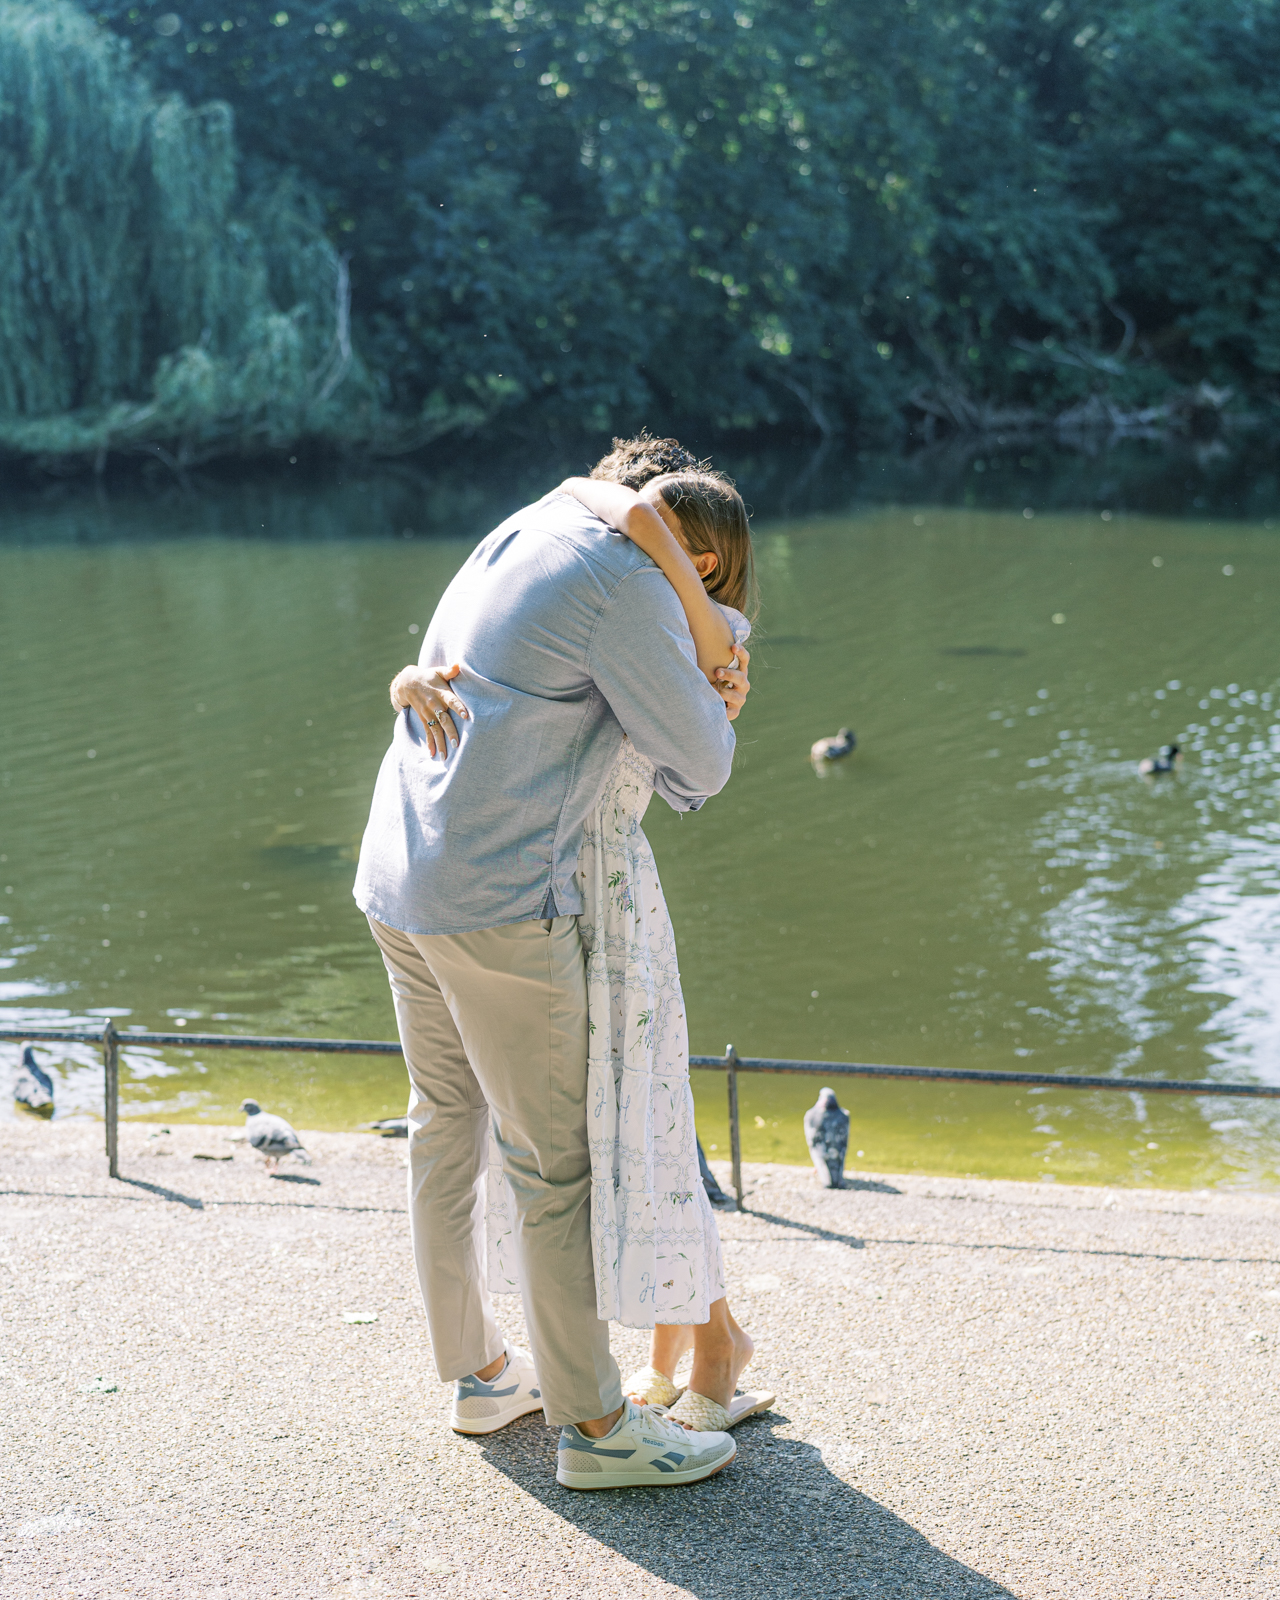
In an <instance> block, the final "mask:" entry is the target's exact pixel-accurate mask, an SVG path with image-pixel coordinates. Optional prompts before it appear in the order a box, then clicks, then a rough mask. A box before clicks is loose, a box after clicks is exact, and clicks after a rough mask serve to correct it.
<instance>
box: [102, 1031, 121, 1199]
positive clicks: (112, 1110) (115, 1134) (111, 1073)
mask: <svg viewBox="0 0 1280 1600" xmlns="http://www.w3.org/2000/svg"><path fill="white" fill-rule="evenodd" d="M102 1076H103V1092H102V1113H103V1121H104V1122H105V1123H106V1125H107V1176H108V1177H109V1178H118V1177H119V1176H120V1040H119V1038H118V1037H117V1034H116V1030H115V1024H114V1023H113V1022H112V1020H111V1018H110V1017H108V1018H107V1025H106V1027H105V1028H104V1029H103V1030H102Z"/></svg>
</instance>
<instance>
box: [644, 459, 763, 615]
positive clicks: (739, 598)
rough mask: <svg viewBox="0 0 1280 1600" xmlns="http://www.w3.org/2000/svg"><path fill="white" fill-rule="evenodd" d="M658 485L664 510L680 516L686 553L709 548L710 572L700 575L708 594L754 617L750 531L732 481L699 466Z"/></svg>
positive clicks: (756, 607)
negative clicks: (714, 562) (713, 566)
mask: <svg viewBox="0 0 1280 1600" xmlns="http://www.w3.org/2000/svg"><path fill="white" fill-rule="evenodd" d="M657 487H658V492H659V493H660V494H661V495H662V498H663V501H664V502H665V504H666V506H667V508H668V510H670V511H672V512H674V513H675V515H676V516H677V517H678V518H679V519H680V526H681V528H683V530H684V536H685V540H686V542H687V543H688V546H689V549H690V552H691V553H692V554H693V555H694V556H700V555H704V554H706V553H707V552H710V553H711V554H713V555H714V556H715V558H716V565H715V570H714V571H713V572H711V573H710V574H709V575H708V576H707V577H706V578H704V579H703V582H704V584H705V585H706V590H707V593H708V594H709V595H710V596H711V598H712V599H713V600H718V601H719V602H720V603H721V604H722V605H726V606H732V607H733V608H734V610H735V611H741V612H742V613H743V614H744V616H746V617H747V618H748V619H749V620H750V621H754V620H755V617H756V613H757V612H758V611H759V609H760V597H759V593H758V591H757V588H756V577H755V566H754V563H753V561H752V557H751V529H750V527H749V525H748V523H747V508H746V506H745V505H744V504H743V503H742V496H741V495H740V494H739V493H738V491H737V490H736V489H735V488H734V486H733V484H732V482H731V481H730V480H729V479H728V478H726V477H724V475H723V474H722V473H719V472H713V471H711V470H710V469H709V468H707V467H699V468H697V469H696V470H692V471H688V470H686V471H683V472H673V473H672V474H671V475H670V476H669V477H664V478H662V479H661V480H660V481H659V483H658V485H657Z"/></svg>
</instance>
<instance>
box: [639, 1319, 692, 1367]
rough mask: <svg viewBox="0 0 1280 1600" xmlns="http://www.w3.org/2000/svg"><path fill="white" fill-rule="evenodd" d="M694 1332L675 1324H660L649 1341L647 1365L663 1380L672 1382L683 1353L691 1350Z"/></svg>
mask: <svg viewBox="0 0 1280 1600" xmlns="http://www.w3.org/2000/svg"><path fill="white" fill-rule="evenodd" d="M696 1331H697V1330H696V1329H694V1328H686V1327H681V1326H680V1325H679V1324H677V1323H662V1322H660V1323H659V1324H658V1326H657V1327H656V1328H655V1329H654V1330H653V1337H652V1339H650V1341H649V1365H650V1366H651V1367H653V1368H654V1369H655V1370H656V1371H658V1372H660V1373H662V1375H663V1377H664V1378H670V1379H672V1380H673V1381H674V1379H675V1375H676V1368H677V1367H678V1366H679V1365H680V1362H681V1360H682V1359H683V1357H684V1354H685V1352H686V1351H687V1350H692V1349H693V1346H694V1334H695V1332H696Z"/></svg>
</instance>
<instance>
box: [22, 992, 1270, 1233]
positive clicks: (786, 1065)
mask: <svg viewBox="0 0 1280 1600" xmlns="http://www.w3.org/2000/svg"><path fill="white" fill-rule="evenodd" d="M0 1039H18V1040H33V1041H40V1042H44V1041H66V1042H71V1043H76V1044H98V1045H100V1046H101V1049H102V1066H103V1074H104V1084H103V1120H104V1122H105V1124H106V1151H107V1172H108V1174H109V1176H111V1177H113V1178H118V1177H119V1176H120V1155H119V1126H120V1046H121V1044H122V1043H123V1044H145V1045H160V1046H174V1045H176V1046H178V1047H180V1048H182V1049H192V1048H194V1049H198V1050H297V1051H310V1052H312V1053H316V1054H321V1055H364V1056H399V1055H403V1054H404V1052H403V1050H402V1049H401V1048H400V1045H399V1044H398V1043H395V1044H393V1043H391V1042H390V1041H388V1040H383V1039H290V1038H280V1037H276V1036H270V1035H268V1036H265V1037H264V1036H260V1035H256V1034H241V1033H150V1032H144V1031H141V1030H139V1031H138V1032H130V1033H119V1032H118V1031H117V1030H116V1027H115V1025H114V1023H112V1022H111V1021H110V1020H108V1021H107V1022H106V1023H104V1024H103V1026H102V1027H101V1028H100V1029H97V1030H95V1029H92V1028H0ZM689 1065H690V1066H691V1067H694V1068H702V1069H703V1070H706V1069H710V1070H712V1071H721V1072H726V1073H727V1074H728V1087H729V1148H730V1159H731V1162H732V1166H733V1189H734V1194H735V1195H736V1197H737V1201H738V1209H739V1210H740V1211H741V1210H744V1209H745V1208H744V1206H743V1204H742V1194H743V1191H742V1136H741V1130H740V1127H739V1121H738V1074H739V1073H740V1072H770V1073H803V1074H804V1075H805V1076H808V1077H828V1078H898V1079H908V1080H915V1081H924V1082H933V1083H937V1082H942V1083H987V1084H998V1085H1002V1086H1004V1087H1005V1088H1010V1087H1016V1088H1024V1089H1025V1088H1045V1089H1104V1090H1113V1091H1115V1090H1118V1091H1120V1092H1121V1093H1123V1094H1197V1095H1239V1096H1244V1097H1245V1098H1247V1099H1254V1100H1278V1099H1280V1084H1276V1085H1272V1084H1264V1083H1212V1082H1208V1081H1206V1080H1205V1079H1202V1078H1200V1079H1194V1078H1193V1079H1182V1078H1091V1077H1084V1076H1081V1075H1080V1074H1077V1073H1067V1072H1014V1071H1008V1072H1006V1071H1002V1070H1000V1069H999V1068H992V1069H990V1070H987V1069H983V1068H979V1067H890V1066H880V1065H875V1064H873V1063H868V1062H862V1061H784V1060H775V1059H773V1058H772V1057H769V1056H740V1055H739V1054H738V1052H737V1051H736V1050H735V1049H734V1047H733V1046H732V1045H727V1046H726V1047H725V1052H724V1055H722V1056H690V1057H689Z"/></svg>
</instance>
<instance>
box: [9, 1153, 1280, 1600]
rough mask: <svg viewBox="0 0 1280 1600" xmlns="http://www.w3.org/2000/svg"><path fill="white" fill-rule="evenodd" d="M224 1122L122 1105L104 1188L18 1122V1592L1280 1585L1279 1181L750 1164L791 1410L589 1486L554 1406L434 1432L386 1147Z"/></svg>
mask: <svg viewBox="0 0 1280 1600" xmlns="http://www.w3.org/2000/svg"><path fill="white" fill-rule="evenodd" d="M229 1131H230V1130H227V1129H212V1128H211V1129H199V1128H189V1127H179V1128H176V1129H175V1130H174V1133H173V1135H172V1136H167V1137H162V1138H151V1139H149V1138H148V1137H147V1134H148V1130H147V1129H146V1127H144V1126H141V1125H132V1126H126V1127H125V1128H123V1129H122V1130H121V1133H122V1138H121V1144H122V1170H123V1171H124V1172H125V1173H126V1174H127V1177H126V1178H125V1179H122V1180H121V1181H119V1182H116V1183H112V1182H109V1181H108V1180H107V1179H106V1178H105V1177H104V1176H103V1174H104V1170H105V1167H104V1162H103V1160H102V1157H101V1155H100V1154H99V1153H98V1142H99V1139H100V1129H98V1128H97V1127H94V1126H92V1125H88V1124H78V1123H75V1122H68V1123H66V1124H54V1125H51V1126H42V1125H34V1124H22V1125H17V1126H15V1125H12V1124H7V1125H3V1126H0V1296H2V1311H3V1331H2V1334H0V1590H3V1592H4V1593H5V1594H7V1595H13V1596H15V1597H21V1600H28V1597H34V1596H41V1597H43V1596H49V1597H57V1600H67V1597H72V1596H74V1597H99V1596H100V1597H103V1600H116V1597H118V1596H126V1595H129V1596H138V1597H147V1600H149V1597H152V1596H156V1597H159V1596H181V1597H183V1600H185V1597H188V1596H194V1597H200V1600H204V1597H211V1596H225V1597H227V1600H257V1597H259V1596H269V1595H275V1596H280V1597H282V1600H320V1597H329V1596H349V1597H351V1600H357V1597H361V1600H363V1597H374V1596H378V1597H382V1596H387V1597H394V1600H409V1597H412V1596H436V1595H442V1596H460V1597H461V1596H465V1597H467V1600H487V1597H489V1596H498V1595H511V1596H529V1597H539V1600H541V1597H550V1600H582V1597H589V1600H596V1597H600V1600H611V1597H615V1596H616V1597H624V1596H625V1597H627V1600H642V1597H643V1600H674V1597H676V1596H695V1597H697V1600H713V1597H722V1596H723V1597H734V1600H756V1597H766V1596H767V1597H774V1596H796V1597H801V1596H803V1597H805V1600H836V1597H845V1596H849V1597H853V1596H858V1597H861V1596H885V1597H910V1600H952V1597H954V1600H961V1597H963V1600H976V1597H979V1596H983V1597H990V1600H995V1597H997V1596H999V1597H1005V1596H1010V1595H1012V1596H1017V1597H1018V1600H1049V1597H1054V1600H1057V1597H1063V1600H1092V1597H1095V1596H1096V1597H1104V1596H1105V1597H1117V1600H1120V1597H1123V1600H1147V1597H1149V1600H1180V1597H1184V1596H1185V1597H1188V1600H1191V1597H1194V1600H1230V1597H1235V1596H1250V1597H1259V1600H1261V1597H1267V1600H1276V1597H1277V1596H1280V1539H1278V1537H1277V1532H1276V1529H1277V1518H1278V1515H1280V1513H1278V1512H1277V1506H1280V1494H1278V1491H1280V1484H1278V1483H1277V1465H1278V1460H1280V1425H1278V1420H1277V1416H1276V1384H1275V1377H1276V1371H1275V1367H1276V1350H1277V1347H1278V1346H1280V1232H1278V1229H1277V1224H1278V1223H1280V1199H1277V1198H1275V1197H1271V1196H1256V1195H1245V1194H1233V1195H1223V1194H1217V1193H1215V1194H1212V1195H1204V1194H1170V1193H1159V1192H1154V1191H1142V1192H1134V1191H1123V1190H1107V1189H1086V1188H1078V1189H1069V1188H1065V1187H1060V1186H1059V1187H1053V1188H1051V1187H1049V1186H1047V1185H1046V1186H1043V1187H1037V1186H1034V1185H1030V1184H1015V1183H987V1182H961V1181H957V1180H955V1179H929V1178H919V1177H910V1178H900V1177H892V1176H889V1177H884V1178H881V1179H878V1180H875V1181H872V1180H864V1181H861V1182H860V1183H858V1184H857V1185H856V1186H855V1187H853V1188H850V1189H848V1190H845V1191H843V1192H839V1193H824V1192H822V1191H821V1190H819V1189H818V1188H817V1187H816V1185H815V1184H814V1183H813V1181H812V1178H811V1176H810V1175H809V1174H808V1173H807V1172H806V1171H803V1170H801V1169H799V1168H794V1167H753V1168H749V1169H748V1173H749V1185H750V1191H751V1192H750V1195H749V1198H748V1205H749V1206H750V1208H751V1209H750V1212H749V1214H747V1215H743V1216H727V1217H724V1218H723V1219H722V1231H723V1234H724V1238H725V1254H726V1260H727V1264H728V1269H729V1275H730V1296H731V1303H732V1304H733V1305H734V1307H735V1309H736V1310H737V1312H738V1315H739V1317H740V1318H741V1320H742V1321H743V1323H744V1324H745V1325H746V1326H747V1327H748V1328H749V1329H750V1330H751V1331H752V1332H753V1333H754V1334H755V1337H756V1340H757V1344H758V1347H759V1351H760V1355H759V1359H758V1362H757V1366H756V1368H755V1369H754V1370H755V1375H756V1377H757V1379H758V1381H759V1382H761V1383H768V1384H769V1385H771V1386H773V1387H775V1388H776V1389H777V1391H778V1394H779V1397H780V1398H779V1402H778V1407H777V1410H776V1411H775V1412H774V1413H773V1414H772V1415H771V1416H769V1417H766V1418H761V1419H757V1420H754V1421H751V1422H749V1423H746V1424H744V1425H743V1426H742V1428H741V1429H740V1430H739V1446H740V1448H739V1455H738V1460H737V1461H736V1463H735V1464H734V1465H733V1467H731V1468H730V1469H729V1470H728V1471H726V1472H724V1473H722V1474H721V1475H720V1476H719V1477H717V1478H715V1479H713V1480H711V1481H710V1482H708V1483H706V1484H703V1485H700V1486H697V1487H693V1488H689V1489H682V1490H666V1491H661V1490H628V1491H623V1492H619V1493H614V1494H609V1495H604V1494H601V1495H575V1494H573V1493H571V1492H569V1491H566V1490H562V1489H560V1488H558V1487H557V1485H556V1483H555V1481H554V1477H553V1451H554V1436H553V1435H552V1434H551V1433H549V1432H548V1431H547V1430H546V1429H545V1428H544V1427H543V1425H542V1422H541V1419H540V1418H537V1417H531V1418H526V1419H525V1420H524V1421H523V1422H521V1423H519V1424H517V1425H515V1426H514V1427H512V1428H510V1429H508V1430H506V1431H505V1432H503V1433H501V1434H498V1435H495V1436H494V1437H493V1438H491V1439H490V1440H488V1441H487V1442H485V1441H477V1440H467V1439H461V1438H458V1437H455V1436H454V1435H453V1434H452V1433H450V1432H449V1431H448V1429H447V1427H446V1426H445V1417H446V1392H445V1390H444V1389H443V1388H442V1386H441V1385H440V1384H438V1383H437V1382H436V1381H435V1378H434V1374H433V1372H432V1370H431V1366H430V1360H429V1355H428V1350H427V1346H426V1339H425V1335H424V1330H423V1320H422V1317H421V1314H420V1311H419V1308H418V1306H417V1304H416V1295H415V1291H414V1290H413V1288H412V1286H411V1284H410V1281H409V1268H408V1255H407V1247H406V1228H405V1218H404V1202H403V1184H404V1170H403V1158H404V1149H405V1146H404V1145H403V1143H380V1142H377V1141H375V1140H374V1139H373V1138H372V1137H369V1136H365V1135H356V1134H332V1135H316V1136H314V1137H313V1138H312V1139H311V1140H309V1143H310V1144H311V1146H312V1148H313V1150H314V1153H315V1157H316V1160H315V1165H314V1166H312V1167H311V1168H309V1169H303V1168H294V1169H292V1170H291V1171H289V1173H288V1175H287V1177H284V1178H281V1179H276V1180H273V1179H270V1178H268V1177H267V1176H265V1175H264V1174H263V1173H262V1171H261V1170H260V1168H259V1167H258V1165H257V1162H256V1161H255V1160H253V1159H251V1158H247V1157H246V1156H245V1155H244V1154H243V1152H241V1153H239V1154H237V1155H236V1157H235V1159H234V1161H232V1162H229V1163H222V1164H211V1163H205V1162H199V1161H196V1160H194V1159H193V1156H194V1154H195V1152H197V1151H199V1150H207V1151H214V1152H225V1151H226V1150H228V1149H230V1148H232V1147H231V1146H230V1145H228V1144H227V1143H226V1142H225V1141H226V1135H227V1133H228V1132H229ZM351 1312H364V1313H367V1312H376V1314H377V1320H376V1321H375V1322H366V1323H352V1322H348V1321H346V1320H344V1313H351ZM511 1326H512V1331H513V1332H515V1333H516V1334H517V1335H518V1334H519V1333H520V1327H519V1321H518V1315H517V1314H516V1313H515V1311H514V1310H513V1312H512V1316H511ZM642 1345H643V1340H642V1338H641V1336H639V1335H637V1334H634V1333H628V1332H626V1331H623V1332H621V1333H620V1334H619V1336H618V1338H617V1340H616V1348H617V1350H618V1354H619V1359H620V1360H622V1361H629V1360H632V1359H634V1358H635V1357H637V1356H638V1355H639V1354H640V1352H641V1349H642ZM99 1380H101V1382H99Z"/></svg>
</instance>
